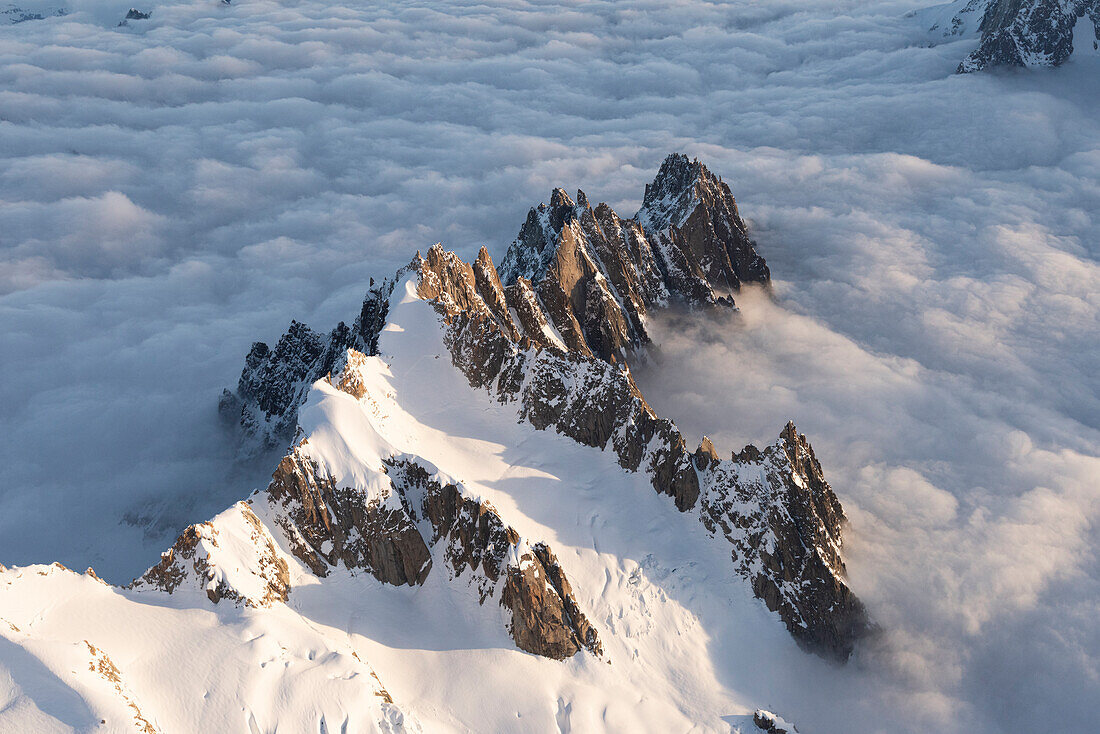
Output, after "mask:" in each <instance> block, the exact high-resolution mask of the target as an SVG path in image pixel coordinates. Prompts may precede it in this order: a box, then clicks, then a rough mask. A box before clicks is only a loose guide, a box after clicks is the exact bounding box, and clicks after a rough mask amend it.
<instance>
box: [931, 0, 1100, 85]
mask: <svg viewBox="0 0 1100 734" xmlns="http://www.w3.org/2000/svg"><path fill="white" fill-rule="evenodd" d="M961 1H962V0H959V2H960V3H961ZM957 4H958V3H956V5H957ZM949 7H953V6H949ZM932 10H936V9H935V8H931V9H929V12H931V11H932ZM979 13H980V14H981V22H980V25H979V29H980V30H981V44H980V45H979V46H978V48H976V49H975V50H974V51H972V52H971V53H970V55H969V56H967V57H966V58H965V59H964V60H963V61H962V63H961V64H959V67H958V69H957V71H958V72H959V73H969V72H974V71H981V70H983V69H987V68H990V67H994V66H1024V67H1037V66H1060V65H1061V64H1063V63H1065V61H1066V60H1067V59H1069V57H1070V56H1071V55H1072V54H1073V51H1074V40H1075V34H1077V36H1078V38H1077V40H1082V39H1087V40H1086V42H1087V43H1088V45H1089V46H1091V47H1092V49H1095V48H1096V47H1097V45H1098V43H1100V0H987V1H986V2H980V1H979V0H972V1H971V2H969V3H967V4H966V5H965V6H963V7H962V8H961V9H959V10H958V11H957V13H956V14H955V15H954V16H953V17H952V18H951V20H950V23H949V26H950V27H951V28H955V27H969V28H972V27H973V24H972V23H968V19H967V16H968V15H969V16H971V18H972V17H977V15H978V14H979ZM1079 23H1087V24H1088V26H1091V28H1089V27H1088V26H1083V28H1084V29H1085V32H1084V33H1081V31H1080V30H1079V29H1078V28H1077V26H1078V24H1079ZM937 28H938V25H937V26H934V27H933V29H932V30H933V31H935V30H936V29H937Z"/></svg>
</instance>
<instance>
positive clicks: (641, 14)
mask: <svg viewBox="0 0 1100 734" xmlns="http://www.w3.org/2000/svg"><path fill="white" fill-rule="evenodd" d="M36 2H37V0H36ZM130 4H131V0H127V1H126V2H122V3H119V2H113V1H112V0H107V1H106V2H92V1H91V0H73V1H72V2H71V3H68V4H67V5H64V7H65V8H66V9H67V11H68V14H67V15H65V16H64V17H48V18H46V19H44V20H37V21H28V22H23V23H18V24H12V25H0V324H2V327H0V375H2V379H0V429H2V431H3V435H4V440H3V441H2V442H0V466H2V467H3V482H2V483H0V561H2V562H4V563H7V564H13V563H15V564H22V563H29V562H40V561H51V560H60V561H62V562H63V563H65V564H67V565H70V566H73V567H77V568H83V567H85V566H87V565H89V564H90V565H94V566H95V568H96V569H97V571H99V572H100V573H101V574H102V575H104V576H106V577H107V578H108V579H110V580H112V581H116V582H121V581H125V580H127V579H128V578H129V577H132V576H133V575H135V574H137V573H140V572H141V571H142V570H143V569H144V567H145V566H147V565H148V564H149V562H150V559H155V557H156V553H157V552H159V551H160V550H161V549H163V548H164V547H166V546H167V545H168V544H169V543H170V542H171V540H172V538H174V536H175V534H176V533H177V532H178V530H179V529H180V528H181V527H182V526H184V525H186V524H187V523H189V522H194V521H199V520H203V519H206V518H207V517H209V516H211V515H213V514H215V513H216V512H217V511H219V510H221V509H223V508H224V507H225V506H226V505H227V504H229V503H230V502H232V501H234V500H236V499H238V498H240V497H242V496H244V495H245V494H247V492H248V491H249V490H250V489H251V488H253V487H257V486H263V485H264V484H265V483H266V477H267V472H268V471H270V468H271V465H270V462H262V461H261V462H258V463H257V464H255V465H249V466H242V465H239V464H237V463H235V462H234V452H233V448H232V446H231V445H229V444H228V443H227V441H226V438H225V435H224V434H223V433H222V432H221V429H220V428H219V426H218V422H217V414H216V405H217V398H218V395H219V393H220V391H221V389H222V388H223V387H224V386H226V385H232V384H234V383H235V381H236V377H237V375H238V373H239V370H240V367H241V365H242V360H243V355H244V354H245V353H246V352H247V350H248V347H249V345H250V343H251V342H252V341H253V340H255V339H264V340H267V341H269V342H270V341H271V340H273V339H276V338H277V337H278V335H279V334H280V333H281V332H282V330H283V329H284V328H285V326H286V324H287V322H288V321H289V320H290V319H291V318H292V317H293V318H298V319H301V320H304V321H306V322H308V323H311V324H313V325H314V326H316V327H318V328H321V329H327V328H329V327H331V325H332V324H334V323H335V322H336V321H337V320H340V319H350V318H352V317H353V316H354V315H355V313H356V312H357V307H358V304H359V302H360V301H361V299H362V295H363V292H364V289H365V284H366V282H367V280H368V278H370V277H372V276H373V277H379V276H385V275H388V274H389V273H390V272H392V271H393V270H394V269H395V268H396V267H398V266H400V265H402V264H404V263H405V262H407V261H408V260H409V259H410V257H411V255H412V253H413V251H415V250H416V249H417V248H421V249H423V248H426V247H427V246H428V245H430V244H431V243H433V242H436V241H439V240H442V241H443V242H444V243H445V244H446V245H447V246H449V247H450V248H452V249H455V250H457V251H458V252H459V253H460V254H463V255H466V256H469V255H472V254H474V253H475V252H476V249H477V248H478V247H480V246H481V245H482V244H486V245H488V246H489V249H490V251H491V252H492V253H493V255H494V256H495V257H496V258H497V259H498V260H499V258H500V257H501V256H502V255H503V252H504V249H505V247H506V245H507V243H508V242H509V241H510V240H511V238H512V237H513V236H514V235H515V233H516V231H517V230H518V227H519V225H520V224H521V222H522V221H523V218H524V216H525V214H526V210H527V207H528V206H530V205H533V204H535V203H538V202H539V201H542V200H546V198H547V197H548V195H549V191H550V189H551V188H552V187H553V186H558V185H561V186H565V187H568V188H577V187H580V188H583V189H584V190H585V191H586V192H587V193H588V194H589V196H590V197H591V198H592V199H593V200H603V201H607V202H608V203H610V204H611V205H612V206H614V207H615V208H616V209H617V210H619V211H620V213H621V214H623V215H627V216H628V215H630V214H632V213H633V211H634V210H635V209H636V208H637V206H638V205H639V203H640V199H641V193H642V189H643V186H644V184H645V183H646V182H647V181H648V180H649V179H650V178H651V177H652V175H653V173H654V172H655V171H656V169H657V167H658V166H659V164H660V161H661V160H662V159H663V158H664V156H665V155H666V154H667V153H668V152H671V151H674V150H680V151H684V152H687V153H690V154H693V155H698V156H700V157H701V158H702V159H703V160H704V162H706V163H707V164H708V165H709V166H710V167H711V169H712V170H714V171H715V172H717V173H719V174H721V175H722V176H723V177H724V178H725V180H726V181H727V182H728V183H729V184H730V185H731V186H732V188H733V190H734V193H735V195H737V197H738V200H739V202H740V205H741V208H742V213H743V214H744V215H745V216H746V217H747V218H748V219H749V220H750V222H751V225H752V227H753V231H754V235H755V237H756V238H757V239H758V241H759V243H760V250H761V252H762V254H763V255H764V256H765V257H766V258H767V260H768V263H769V265H770V266H771V269H772V273H773V277H774V278H775V281H776V284H775V286H776V287H775V292H776V293H775V296H776V297H775V299H774V300H769V299H768V298H766V297H763V296H762V295H761V294H758V293H752V292H749V293H746V294H744V296H743V297H742V298H741V299H740V304H741V307H742V313H741V315H740V317H737V318H730V319H727V320H725V321H719V322H712V323H700V322H699V321H697V320H695V321H691V322H684V321H677V320H675V319H673V318H666V319H662V320H660V321H659V322H658V323H657V324H656V325H655V331H656V333H657V334H658V335H659V340H660V341H661V343H662V349H663V357H662V361H661V364H660V365H659V366H657V367H655V368H653V369H650V370H648V371H644V372H642V373H640V375H639V379H640V380H641V382H642V384H643V387H644V389H645V390H646V392H647V395H649V396H650V398H651V402H653V403H654V405H655V407H656V408H657V409H658V410H659V411H661V412H662V413H663V414H665V415H668V416H669V417H672V418H674V419H675V420H676V421H677V422H678V423H679V424H680V425H681V426H682V427H683V428H684V429H685V431H687V432H688V433H689V434H690V435H693V436H695V437H698V436H699V435H701V434H702V433H707V434H709V435H711V436H712V437H713V438H714V439H715V441H716V443H717V444H718V446H719V448H720V449H721V450H722V451H723V452H725V451H729V450H731V449H734V448H740V446H742V445H743V444H745V443H749V442H753V443H756V444H757V445H761V444H763V443H766V442H769V441H771V440H772V439H773V438H774V437H775V436H776V435H777V434H778V431H779V429H780V428H781V427H782V424H783V422H785V421H786V420H787V419H788V418H793V419H795V420H796V422H797V423H798V426H799V428H800V430H802V431H803V432H805V433H807V434H808V436H809V437H810V439H811V441H812V443H813V445H814V446H815V448H816V450H817V454H818V458H819V459H820V460H821V462H822V463H823V465H824V467H825V470H826V473H827V475H828V476H829V477H830V478H831V480H832V481H833V484H834V486H835V488H836V490H837V492H838V494H839V495H840V497H841V499H842V501H843V502H844V505H845V508H846V509H847V511H848V514H849V516H850V519H851V522H852V530H851V531H850V533H849V536H850V543H849V550H848V555H849V558H850V561H849V570H850V572H851V581H852V584H853V586H854V587H855V588H856V590H857V592H858V593H859V594H860V595H861V597H863V598H864V599H865V600H866V601H867V603H868V605H869V607H870V609H871V611H872V614H873V615H874V616H875V618H876V620H877V621H878V622H879V623H880V624H881V625H882V627H883V628H884V630H885V632H884V634H883V636H882V639H881V640H880V641H879V642H878V643H877V644H876V645H874V646H869V647H868V648H867V649H865V650H863V651H861V654H860V661H859V663H858V665H859V667H858V668H857V673H854V674H853V673H846V674H845V675H857V676H858V675H866V676H867V677H868V679H870V678H874V679H876V680H883V679H885V680H888V681H889V684H888V685H886V684H884V685H882V686H867V687H866V690H867V691H868V692H867V693H866V694H865V695H864V696H863V697H862V698H860V699H858V700H857V699H855V698H849V699H846V700H832V702H831V703H830V701H829V700H828V697H826V696H821V695H818V696H813V695H810V694H808V693H807V695H806V696H805V699H804V702H803V704H801V705H800V704H799V701H798V696H797V695H794V696H793V698H792V695H784V696H783V697H782V698H783V700H786V701H787V702H788V703H789V705H790V706H791V707H792V708H794V709H795V711H794V712H793V713H795V714H799V713H801V714H804V715H806V716H809V717H811V719H810V720H812V719H815V718H816V719H818V720H819V721H820V722H821V726H822V727H824V728H823V729H822V730H823V731H844V730H848V731H866V732H870V731H879V730H881V731H901V730H905V729H908V730H911V731H929V730H938V731H961V730H963V729H966V730H968V731H980V732H991V733H992V732H1016V731H1065V732H1074V731H1088V730H1089V729H1090V728H1091V726H1092V725H1093V724H1094V722H1095V721H1098V720H1100V664H1098V654H1100V615H1098V614H1097V609H1100V561H1098V558H1097V549H1098V548H1100V530H1098V521H1100V459H1098V458H1097V457H1098V456H1100V397H1098V388H1100V377H1098V375H1100V346H1098V345H1100V264H1098V262H1097V261H1098V258H1100V214H1098V212H1100V57H1097V56H1095V55H1079V56H1078V57H1075V58H1074V59H1073V60H1071V61H1070V62H1069V63H1068V64H1067V65H1066V66H1064V67H1063V68H1061V69H1058V70H1042V71H1029V72H1014V71H1010V72H1007V73H992V74H980V75H971V76H955V75H953V74H952V72H953V71H954V68H955V66H956V65H957V64H958V62H959V60H960V59H961V58H962V57H963V56H964V55H965V54H966V52H967V51H969V50H970V49H971V48H972V47H973V44H974V42H973V41H961V42H955V43H949V44H941V45H932V44H931V43H930V41H931V40H932V39H931V37H930V36H929V35H928V34H927V33H926V29H924V28H922V26H921V23H920V21H919V19H917V18H913V17H909V16H907V13H908V12H909V11H912V10H915V9H917V8H918V7H919V6H920V0H909V1H908V2H906V1H903V0H901V1H899V0H884V1H881V2H876V1H872V2H855V1H854V0H840V1H838V2H834V1H830V2H821V1H819V0H779V1H774V2H748V1H743V2H733V3H729V4H713V3H705V2H692V1H685V2H677V3H664V2H608V3H598V2H597V3H590V2H584V3H558V4H550V3H537V4H536V3H525V2H500V3H486V2H477V3H469V4H462V3H435V2H426V3H393V4H380V3H370V4H368V3H362V4H351V5H346V6H344V5H338V4H335V3H327V2H289V1H287V2H283V3H280V2H271V1H267V0H234V4H233V5H231V6H225V5H222V4H221V3H219V2H215V1H214V0H202V1H201V2H178V3H170V2H159V3H158V4H155V5H152V4H151V5H148V6H141V7H140V8H139V9H141V10H152V11H153V15H152V17H151V18H150V19H149V20H146V21H130V23H129V25H127V26H123V27H119V26H117V23H118V22H119V21H120V20H121V19H122V18H123V16H124V15H125V13H126V10H127V9H128V8H129V6H130ZM20 5H21V7H27V8H31V9H33V8H36V7H38V5H42V9H43V10H44V11H45V12H44V13H43V14H44V15H50V14H51V12H50V9H51V8H56V7H59V4H57V3H55V4H54V5H52V6H49V7H47V6H46V5H44V4H42V3H37V4H35V3H21V4H20ZM3 17H4V16H0V21H2V18H3ZM858 671H864V672H858ZM858 690H860V689H859V687H858V686H849V687H843V688H842V691H845V692H847V693H845V695H849V696H853V695H857V694H852V693H851V691H858ZM800 707H801V708H802V709H804V710H801V711H799V710H798V709H799V708H800ZM815 714H816V715H815ZM792 718H796V717H792ZM805 728H806V730H807V731H810V732H812V731H815V729H814V728H813V727H812V726H806V727H805Z"/></svg>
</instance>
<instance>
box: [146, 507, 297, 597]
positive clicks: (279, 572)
mask: <svg viewBox="0 0 1100 734" xmlns="http://www.w3.org/2000/svg"><path fill="white" fill-rule="evenodd" d="M230 546H232V547H230ZM239 553H243V557H242V555H239ZM188 584H189V585H193V586H197V587H199V588H200V589H204V590H205V591H206V595H207V597H209V598H210V601H212V602H214V603H215V604H217V603H218V602H220V601H221V600H222V599H229V600H230V601H233V602H235V603H238V604H243V605H245V606H250V607H266V606H270V605H271V604H273V603H275V602H282V601H286V599H287V595H288V594H289V592H290V576H289V572H288V568H287V563H286V561H285V560H284V559H283V558H282V556H281V555H280V553H279V551H278V549H277V547H276V544H275V540H274V539H273V538H272V537H271V535H270V534H269V533H268V532H267V529H266V528H265V527H264V525H263V523H262V522H260V520H259V518H257V517H256V515H255V514H254V513H253V512H252V510H251V509H250V508H249V507H248V505H247V504H245V503H243V502H238V503H237V504H236V505H235V506H234V507H232V508H230V509H229V510H226V511H225V512H223V513H222V514H221V515H218V516H217V517H216V518H214V519H213V520H211V521H210V522H204V523H200V524H198V525H191V526H190V527H188V528H187V529H186V530H184V531H183V533H182V534H181V535H180V536H179V538H178V539H177V540H176V542H175V543H174V544H173V545H172V547H171V548H169V549H168V550H167V551H165V552H164V553H163V554H161V559H160V563H158V564H157V565H155V566H153V567H152V568H150V569H149V570H148V571H146V572H145V574H144V575H143V576H141V578H138V579H135V580H134V581H133V583H131V584H130V588H133V589H159V590H161V591H166V592H168V593H169V594H171V593H172V592H174V591H176V589H178V588H180V587H181V586H183V585H188Z"/></svg>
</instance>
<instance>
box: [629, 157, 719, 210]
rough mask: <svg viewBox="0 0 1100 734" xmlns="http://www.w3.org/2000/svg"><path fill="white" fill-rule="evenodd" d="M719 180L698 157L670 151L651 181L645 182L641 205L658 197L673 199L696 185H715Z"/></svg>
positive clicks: (655, 200)
mask: <svg viewBox="0 0 1100 734" xmlns="http://www.w3.org/2000/svg"><path fill="white" fill-rule="evenodd" d="M720 183H721V181H720V180H719V179H718V177H717V176H715V175H714V174H713V173H711V172H710V170H709V169H708V168H707V167H706V166H705V165H703V164H702V163H701V162H700V161H699V159H698V158H688V157H687V156H686V155H684V154H683V153H670V154H669V155H668V157H667V158H665V161H664V163H662V164H661V168H660V170H659V171H657V175H656V177H654V179H653V182H652V183H648V184H646V187H645V197H644V198H643V199H642V206H643V208H644V207H647V206H650V205H652V204H654V203H656V202H657V201H658V200H660V199H675V198H678V197H680V196H681V195H683V194H684V193H685V192H687V191H689V190H692V189H695V188H696V187H697V186H715V185H718V184H720Z"/></svg>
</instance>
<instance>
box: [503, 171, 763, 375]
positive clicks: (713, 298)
mask: <svg viewBox="0 0 1100 734" xmlns="http://www.w3.org/2000/svg"><path fill="white" fill-rule="evenodd" d="M769 278H770V276H769V273H768V267H767V265H766V264H765V263H764V259H763V258H762V257H760V256H759V255H758V254H757V252H756V249H755V243H753V242H752V241H751V240H750V239H749V238H748V234H747V231H746V227H745V223H744V221H743V220H742V219H741V217H740V215H739V214H738V211H737V204H736V202H735V201H734V199H733V195H732V194H731V193H730V190H729V187H728V186H726V184H725V183H723V182H722V181H721V180H720V179H719V178H717V177H716V176H715V175H714V174H712V173H711V172H710V171H708V170H707V168H706V166H704V165H703V164H702V163H700V162H699V161H697V160H695V161H692V160H689V159H688V158H687V157H686V156H683V155H678V154H674V155H670V156H669V157H668V158H667V159H666V160H665V162H664V164H663V165H662V166H661V170H660V172H659V173H658V174H657V177H656V178H655V179H654V181H653V183H651V184H649V185H647V186H646V193H645V199H644V201H643V204H642V208H641V209H640V210H639V211H638V213H637V214H636V215H635V217H634V219H626V220H624V219H621V218H620V217H619V216H618V215H617V214H616V213H615V212H614V211H613V210H612V209H611V207H609V206H607V205H606V204H600V205H599V206H597V207H596V208H595V209H593V208H592V206H591V205H590V204H589V202H588V197H587V196H585V194H584V192H583V191H578V192H577V200H576V201H575V202H574V201H573V200H572V199H571V198H569V195H568V194H567V193H566V192H565V191H564V190H562V189H554V191H553V192H552V194H551V196H550V204H549V205H546V204H540V205H539V206H538V207H536V208H534V209H532V210H531V211H530V212H529V213H528V215H527V221H526V222H525V223H524V225H523V227H522V228H521V229H520V232H519V235H518V236H517V237H516V239H515V241H513V242H512V244H511V246H509V248H508V252H507V253H506V254H505V256H504V260H503V262H502V263H501V281H502V282H503V284H504V286H505V288H506V291H507V292H511V291H513V290H515V291H517V292H516V293H514V294H513V295H512V298H510V299H509V305H511V303H512V301H519V300H521V299H523V300H527V301H530V300H532V299H531V298H529V297H528V295H527V292H528V291H529V292H530V294H531V295H533V300H534V301H535V302H536V303H537V305H538V306H540V307H541V310H542V311H543V312H544V313H545V315H546V318H547V322H548V324H549V325H550V326H552V327H553V330H554V331H556V333H557V334H558V335H560V341H561V342H563V343H564V346H565V347H566V348H567V349H568V350H570V351H573V352H578V353H580V354H582V355H585V356H588V355H595V356H597V357H599V358H601V359H603V360H605V361H609V362H620V361H622V360H623V359H625V358H626V357H627V356H628V355H629V354H630V353H631V352H633V351H635V350H637V349H638V348H640V347H644V346H645V345H646V344H648V343H649V341H650V340H649V335H648V334H647V333H646V329H645V317H646V313H647V311H648V309H650V308H654V307H659V306H666V305H668V304H669V303H671V302H676V303H681V304H684V305H686V306H689V307H699V306H714V305H717V304H724V305H729V306H732V305H733V295H734V294H735V293H736V292H737V291H739V290H740V289H741V285H742V283H759V284H762V285H767V284H768V283H769ZM517 310H518V309H517ZM529 333H530V332H529Z"/></svg>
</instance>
